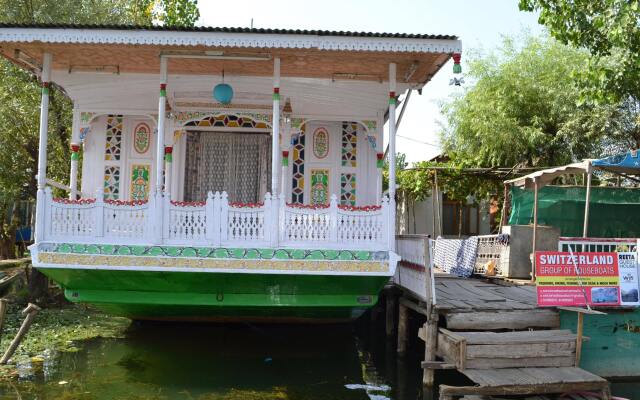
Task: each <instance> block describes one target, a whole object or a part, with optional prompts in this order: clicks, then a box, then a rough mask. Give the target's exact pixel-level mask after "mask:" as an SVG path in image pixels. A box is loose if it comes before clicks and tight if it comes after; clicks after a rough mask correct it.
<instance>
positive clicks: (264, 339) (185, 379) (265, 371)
mask: <svg viewBox="0 0 640 400" xmlns="http://www.w3.org/2000/svg"><path fill="white" fill-rule="evenodd" d="M360 325H364V327H363V326H359V325H348V324H347V325H331V326H265V325H205V324H175V323H174V324H158V323H145V324H133V325H132V327H131V328H130V329H129V330H128V332H127V334H126V337H125V338H122V339H94V340H89V341H86V342H80V343H77V344H76V345H77V347H78V348H79V351H78V352H74V353H59V354H54V355H51V357H50V358H48V359H47V361H46V362H45V365H44V368H42V370H41V371H37V370H36V371H35V373H34V371H33V370H30V369H24V370H23V378H21V379H20V380H19V381H18V382H16V383H12V384H0V399H24V400H27V399H91V400H94V399H95V400H98V399H202V400H205V399H323V400H326V399H376V400H383V399H417V398H421V397H422V395H421V391H420V386H421V385H420V382H421V370H420V367H419V363H420V360H419V355H420V354H418V352H417V351H416V353H415V356H414V357H412V356H409V357H405V358H402V359H398V358H396V356H395V348H394V346H393V341H387V340H386V339H385V338H384V337H381V336H379V335H377V334H372V331H379V329H377V328H376V329H372V328H371V326H370V325H369V324H367V323H365V324H360ZM420 353H422V350H420Z"/></svg>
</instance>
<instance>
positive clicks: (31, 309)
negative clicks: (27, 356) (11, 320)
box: [0, 303, 40, 365]
mask: <svg viewBox="0 0 640 400" xmlns="http://www.w3.org/2000/svg"><path fill="white" fill-rule="evenodd" d="M38 311H40V307H38V306H37V305H35V304H31V303H29V305H28V306H27V308H25V309H24V310H22V313H23V314H26V315H27V317H26V318H25V319H24V321H23V322H22V326H20V330H18V333H17V334H16V337H15V338H13V341H12V342H11V344H10V345H9V348H8V349H7V351H6V352H5V353H4V355H3V356H2V358H1V359H0V365H3V364H6V363H7V362H8V361H9V359H10V358H11V356H13V353H15V351H16V349H17V348H18V346H19V345H20V342H22V339H23V338H24V336H25V335H26V334H27V332H28V331H29V328H30V327H31V324H32V323H33V319H34V318H35V317H36V314H38Z"/></svg>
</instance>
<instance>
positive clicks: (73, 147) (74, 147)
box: [71, 143, 80, 153]
mask: <svg viewBox="0 0 640 400" xmlns="http://www.w3.org/2000/svg"><path fill="white" fill-rule="evenodd" d="M71 151H73V152H74V153H77V152H79V151H80V145H79V144H75V143H71Z"/></svg>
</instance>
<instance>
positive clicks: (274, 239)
mask: <svg viewBox="0 0 640 400" xmlns="http://www.w3.org/2000/svg"><path fill="white" fill-rule="evenodd" d="M266 205H267V202H266V201H265V207H266ZM266 212H268V213H269V224H270V226H269V234H270V235H271V236H270V242H269V243H270V244H271V246H272V247H274V248H275V247H277V246H278V241H279V240H278V238H279V237H280V223H279V222H280V201H279V198H278V196H277V195H273V196H271V200H270V201H269V208H268V209H265V213H266ZM265 218H266V216H265ZM265 236H266V231H265Z"/></svg>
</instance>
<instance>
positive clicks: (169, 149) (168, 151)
mask: <svg viewBox="0 0 640 400" xmlns="http://www.w3.org/2000/svg"><path fill="white" fill-rule="evenodd" d="M172 153H173V147H172V146H165V147H164V154H172Z"/></svg>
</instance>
